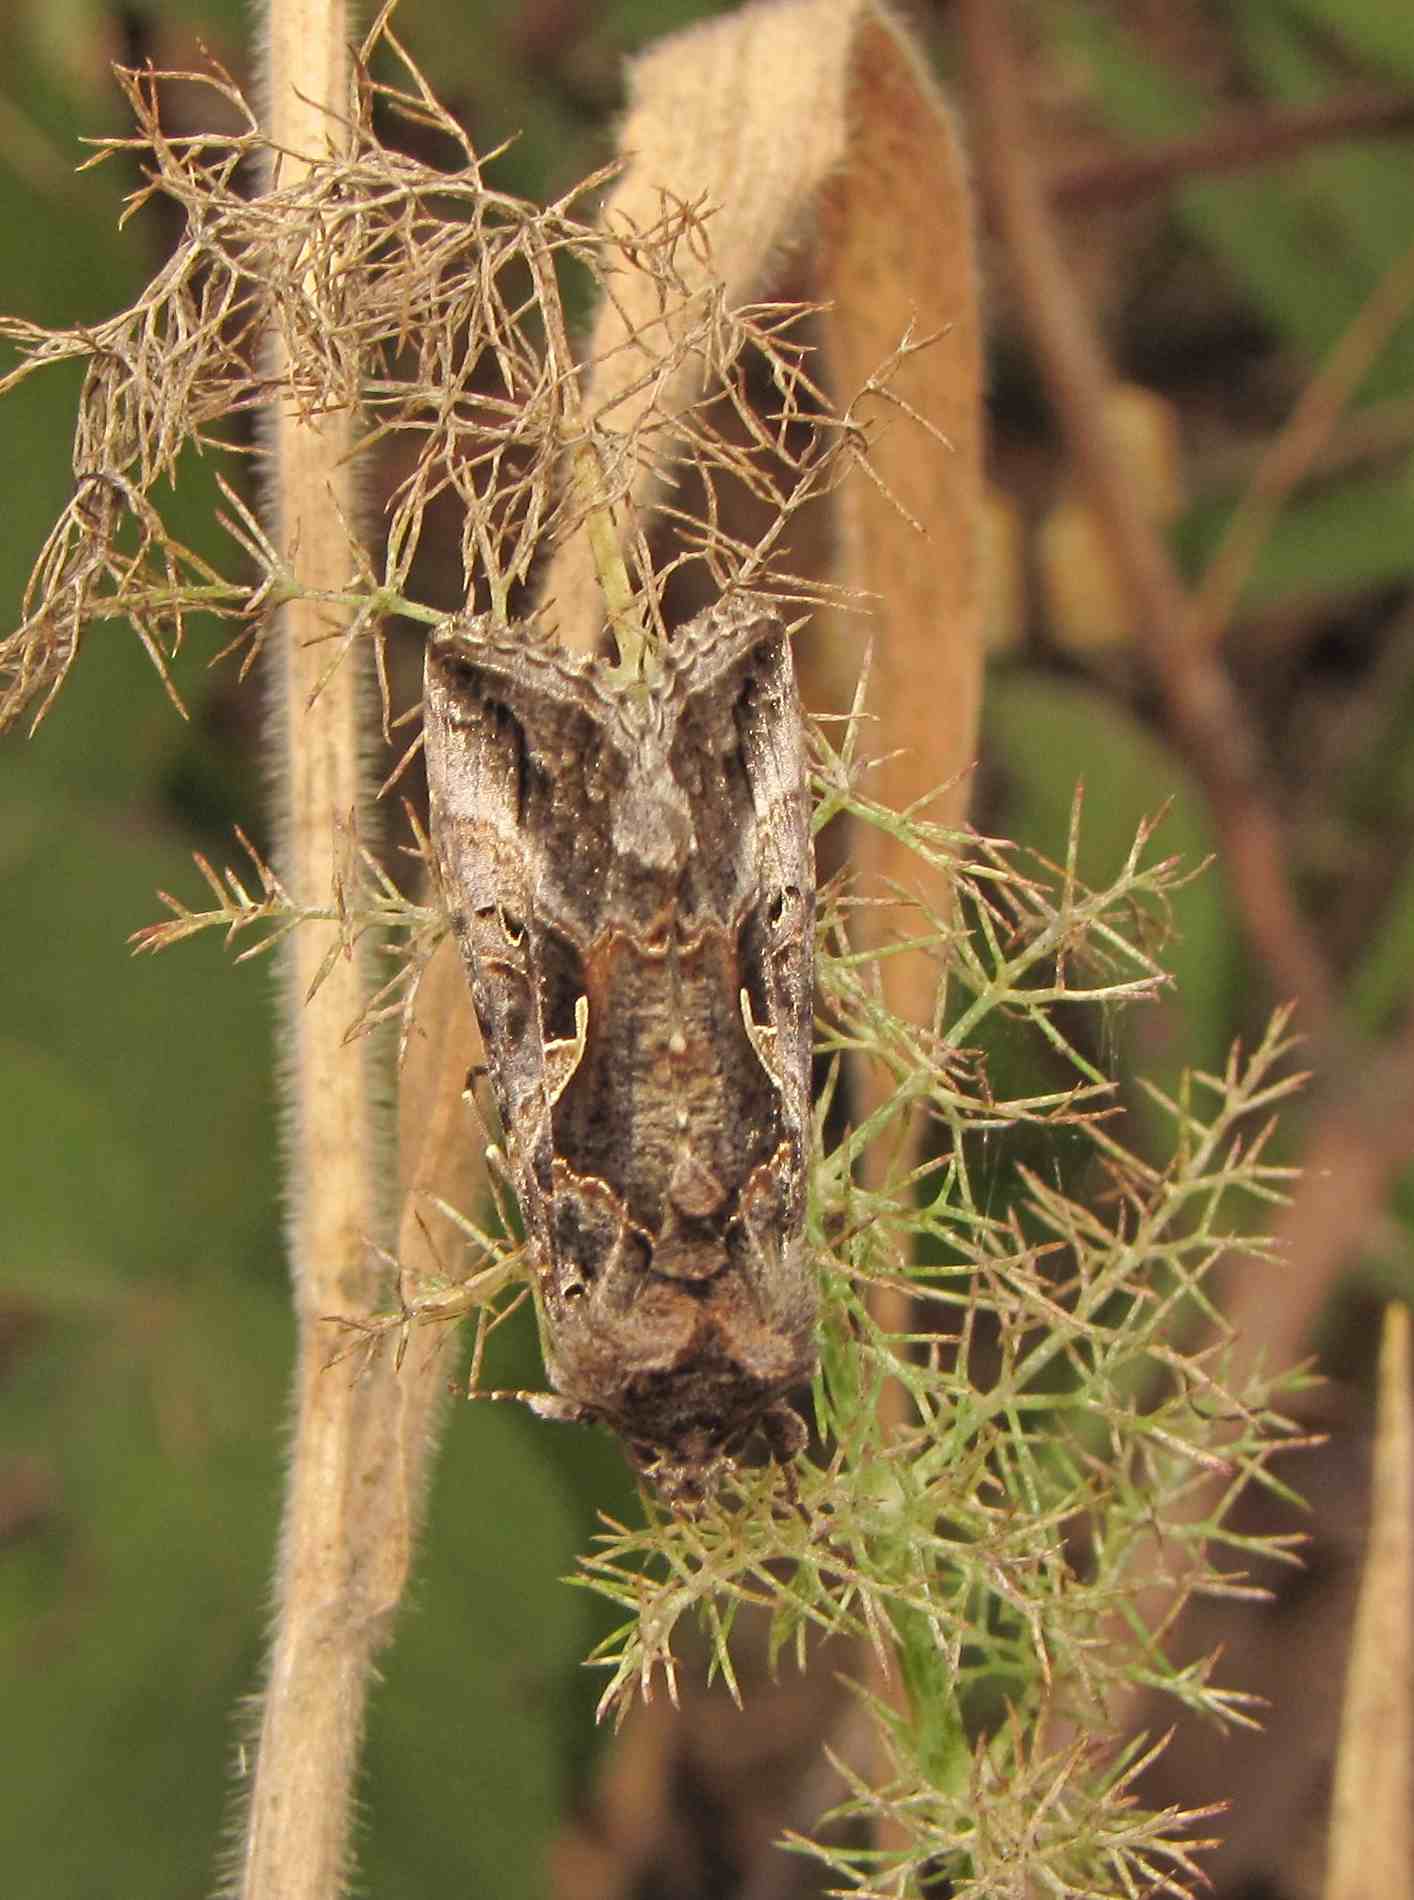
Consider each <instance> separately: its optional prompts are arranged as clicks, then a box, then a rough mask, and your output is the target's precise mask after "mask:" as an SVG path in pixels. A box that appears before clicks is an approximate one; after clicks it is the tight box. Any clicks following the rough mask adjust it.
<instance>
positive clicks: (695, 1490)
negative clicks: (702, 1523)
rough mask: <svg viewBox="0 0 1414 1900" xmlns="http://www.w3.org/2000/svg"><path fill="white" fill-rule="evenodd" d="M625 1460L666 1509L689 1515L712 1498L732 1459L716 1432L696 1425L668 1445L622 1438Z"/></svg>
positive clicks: (729, 1467)
mask: <svg viewBox="0 0 1414 1900" xmlns="http://www.w3.org/2000/svg"><path fill="white" fill-rule="evenodd" d="M624 1450H625V1451H626V1452H627V1454H628V1460H629V1463H630V1464H631V1465H632V1466H633V1468H634V1470H635V1471H636V1472H637V1473H638V1475H639V1476H640V1477H641V1478H643V1479H645V1480H646V1482H647V1484H648V1486H649V1488H650V1490H652V1491H653V1492H654V1494H655V1495H656V1496H657V1498H658V1499H659V1500H660V1502H662V1503H663V1504H665V1505H666V1506H667V1508H668V1509H669V1510H670V1511H680V1512H682V1513H684V1514H685V1515H686V1516H688V1517H693V1516H695V1515H696V1514H697V1512H698V1511H700V1510H702V1509H703V1508H704V1507H705V1506H707V1505H708V1504H710V1503H711V1502H712V1500H713V1499H714V1498H715V1497H716V1495H717V1492H718V1490H719V1488H720V1486H721V1482H722V1479H723V1478H724V1477H725V1476H726V1474H727V1472H728V1471H729V1470H730V1469H731V1465H732V1460H731V1458H730V1456H729V1455H728V1454H727V1451H726V1449H725V1447H724V1445H723V1443H722V1438H721V1435H720V1433H717V1432H710V1431H707V1430H705V1429H704V1428H701V1427H698V1428H696V1429H694V1430H692V1431H688V1432H683V1433H682V1434H681V1436H680V1437H679V1438H678V1439H676V1440H675V1442H674V1443H673V1444H672V1445H671V1446H664V1445H654V1444H650V1443H648V1442H647V1441H646V1440H644V1439H634V1438H626V1439H625V1440H624Z"/></svg>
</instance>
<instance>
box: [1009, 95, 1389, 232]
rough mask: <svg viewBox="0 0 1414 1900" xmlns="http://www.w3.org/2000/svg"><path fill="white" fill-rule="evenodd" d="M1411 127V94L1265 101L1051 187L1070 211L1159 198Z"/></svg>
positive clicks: (1092, 163) (1118, 155) (1073, 168)
mask: <svg viewBox="0 0 1414 1900" xmlns="http://www.w3.org/2000/svg"><path fill="white" fill-rule="evenodd" d="M1410 131H1414V98H1410V96H1409V94H1408V93H1354V94H1350V95H1348V96H1346V97H1343V98H1339V99H1325V100H1322V101H1321V103H1320V104H1319V105H1314V106H1263V107H1262V109H1261V110H1260V111H1259V112H1249V113H1242V114H1240V115H1235V116H1234V117H1232V118H1230V119H1228V120H1227V121H1226V122H1225V123H1223V124H1221V125H1216V126H1213V127H1211V128H1210V129H1209V130H1207V131H1204V132H1195V133H1193V134H1192V135H1191V136H1189V137H1186V138H1177V139H1167V140H1165V141H1164V142H1163V143H1162V144H1158V145H1151V146H1148V147H1146V148H1145V149H1144V150H1142V151H1124V152H1107V153H1105V154H1104V155H1103V156H1102V157H1100V158H1089V159H1082V160H1079V161H1077V162H1075V163H1072V164H1069V165H1065V166H1062V167H1061V168H1060V169H1059V170H1058V171H1056V172H1055V173H1053V174H1052V176H1051V177H1050V178H1049V179H1048V180H1047V182H1046V191H1047V195H1048V196H1049V197H1050V199H1051V202H1052V203H1053V204H1054V205H1056V206H1057V207H1059V208H1063V209H1064V210H1065V211H1067V212H1074V211H1091V210H1094V209H1096V208H1097V207H1099V206H1102V205H1120V204H1128V203H1131V202H1132V201H1133V200H1134V199H1137V198H1149V197H1154V196H1157V195H1158V194H1159V193H1161V192H1166V191H1171V190H1174V189H1177V188H1181V187H1182V186H1184V185H1187V184H1190V183H1191V182H1192V181H1193V180H1194V179H1195V178H1201V177H1221V176H1223V175H1225V174H1227V173H1230V172H1242V171H1253V170H1255V169H1257V168H1258V167H1259V166H1262V165H1273V164H1275V163H1276V162H1277V161H1278V160H1279V159H1283V158H1287V157H1289V156H1290V155H1291V154H1292V153H1293V152H1306V151H1310V150H1311V148H1312V147H1313V146H1317V145H1324V144H1328V143H1331V142H1334V141H1336V140H1339V139H1347V138H1352V137H1354V138H1362V137H1373V136H1375V135H1377V134H1383V133H1395V134H1399V133H1408V132H1410Z"/></svg>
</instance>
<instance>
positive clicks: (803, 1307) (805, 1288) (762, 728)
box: [425, 597, 816, 1501]
mask: <svg viewBox="0 0 1414 1900" xmlns="http://www.w3.org/2000/svg"><path fill="white" fill-rule="evenodd" d="M425 719H426V749H427V771H428V782H429V787H430V792H431V826H432V839H433V844H434V848H435V852H436V857H437V863H438V868H439V871H440V875H441V879H442V883H443V887H444V891H445V895H446V901H447V906H448V910H449V913H450V916H451V920H452V925H453V928H454V930H455V932H456V936H457V941H458V943H459V945H460V947H461V950H462V954H463V956H464V958H465V960H466V964H467V969H468V974H469V977H470V982H471V990H472V998H473V1001H474V1003H475V1006H476V1012H477V1016H478V1018H479V1020H480V1022H481V1025H482V1030H483V1034H484V1037H485V1042H486V1059H487V1066H488V1068H489V1069H490V1071H491V1075H492V1079H493V1082H494V1085H495V1090H496V1095H497V1100H498V1103H499V1104H500V1107H501V1111H502V1114H503V1117H504V1118H505V1120H506V1126H507V1140H508V1147H509V1149H510V1153H511V1159H512V1168H513V1172H514V1176H515V1182H516V1189H517V1194H518V1196H519V1199H520V1202H521V1212H522V1216H523V1218H524V1220H525V1224H526V1230H527V1236H528V1239H529V1241H530V1245H531V1252H532V1254H533V1256H534V1259H535V1267H536V1274H537V1280H538V1295H539V1297H538V1299H537V1306H538V1308H539V1310H540V1312H541V1314H542V1320H543V1328H544V1333H545V1344H546V1362H547V1369H548V1372H549V1376H550V1379H551V1382H552V1384H553V1385H554V1386H555V1388H556V1391H557V1393H558V1394H559V1397H560V1401H561V1402H560V1403H557V1404H556V1405H554V1406H553V1407H551V1408H542V1409H548V1410H552V1411H553V1413H554V1415H556V1416H567V1415H581V1416H586V1417H596V1418H600V1419H603V1420H604V1421H605V1422H607V1423H608V1424H610V1425H611V1426H613V1427H614V1428H615V1429H616V1430H617V1431H618V1432H619V1433H620V1434H621V1436H622V1437H623V1439H624V1441H625V1445H626V1447H627V1449H628V1451H629V1454H630V1457H631V1458H632V1460H633V1462H634V1463H635V1464H636V1465H637V1466H638V1467H639V1469H640V1470H642V1471H643V1472H645V1474H646V1475H648V1476H649V1477H650V1478H651V1479H652V1481H653V1482H654V1483H655V1484H657V1485H658V1487H659V1488H660V1489H661V1490H662V1491H663V1493H664V1494H665V1495H666V1496H669V1497H672V1498H674V1499H676V1500H679V1501H683V1500H690V1499H693V1498H699V1497H701V1496H703V1495H705V1494H706V1493H707V1492H708V1491H710V1490H711V1489H712V1488H713V1486H714V1484H715V1481H716V1476H717V1474H718V1473H719V1471H720V1469H721V1468H722V1466H723V1464H724V1462H725V1461H727V1460H729V1459H730V1457H731V1456H732V1455H733V1454H734V1453H735V1452H736V1451H737V1450H739V1449H740V1448H741V1447H742V1445H744V1443H745V1441H746V1440H747V1439H748V1438H749V1437H750V1436H751V1434H752V1433H753V1432H754V1431H756V1430H757V1429H758V1428H759V1429H761V1430H762V1431H763V1432H764V1433H765V1435H766V1437H767V1440H768V1443H769V1444H770V1445H771V1446H772V1447H773V1448H774V1450H775V1451H776V1453H777V1454H778V1455H781V1454H782V1453H783V1452H784V1450H785V1448H787V1447H789V1448H790V1452H791V1454H793V1451H794V1450H795V1449H797V1448H798V1442H799V1439H800V1436H801V1433H800V1431H799V1430H798V1428H797V1427H792V1426H791V1425H789V1424H788V1423H787V1422H786V1420H787V1419H789V1418H790V1417H792V1416H793V1415H792V1414H790V1412H789V1407H788V1406H787V1404H786V1395H787V1393H788V1392H789V1391H790V1390H791V1389H792V1388H793V1387H795V1386H797V1385H798V1384H800V1383H801V1382H802V1381H803V1380H804V1379H806V1378H808V1377H809V1375H810V1373H811V1372H812V1370H813V1368H814V1364H815V1347H814V1321H815V1309H816V1295H815V1287H814V1281H813V1276H812V1275H811V1274H810V1272H809V1270H808V1268H807V1266H806V1263H805V1260H804V1255H803V1231H804V1221H805V1186H804V1183H805V1169H806V1161H807V1141H808V1132H809V1076H810V1049H811V1025H812V1017H813V963H812V955H813V915H814V872H813V863H812V859H811V851H810V838H809V823H808V810H807V803H806V777H805V761H804V748H803V742H802V735H801V726H800V710H799V703H798V700H797V696H796V688H795V678H794V670H793V667H792V664H791V655H790V646H789V641H788V638H787V635H786V632H785V629H784V627H783V626H782V624H781V622H780V620H779V618H778V617H777V616H776V614H775V613H774V612H773V611H772V610H771V609H770V608H769V607H767V606H765V605H764V604H763V603H761V602H758V601H754V600H751V599H748V598H742V597H738V598H736V599H733V600H731V601H728V602H725V603H722V604H721V605H719V606H717V607H715V608H712V609H709V610H708V611H707V612H706V613H705V614H702V615H699V616H698V618H697V619H696V620H694V621H693V622H691V623H690V624H689V625H688V626H686V627H684V628H683V629H682V630H681V631H680V632H679V633H678V634H677V635H676V636H675V638H674V639H673V641H672V642H671V643H670V644H669V646H668V647H667V649H666V650H665V652H664V653H663V655H662V664H661V668H660V670H659V672H658V674H657V675H656V677H655V678H654V679H653V680H652V681H651V682H650V683H649V684H648V686H647V687H646V689H642V690H639V691H637V692H635V693H630V692H625V691H622V690H619V689H617V688H616V687H615V686H614V684H613V683H612V682H611V679H610V676H609V674H608V672H607V669H605V668H603V667H601V666H600V665H599V664H598V663H596V662H594V661H592V660H586V661H575V660H570V659H569V658H567V657H565V656H563V655H560V654H557V653H555V652H553V651H550V650H547V649H546V648H545V647H543V646H538V645H533V644H530V643H528V642H525V641H521V640H518V639H517V637H516V635H515V632H514V630H512V629H507V628H506V627H504V626H502V625H498V624H497V623H495V622H494V621H491V620H488V619H482V620H462V621H455V622H451V623H449V624H448V625H447V626H446V627H445V628H444V629H441V630H439V632H438V633H437V634H435V635H434V637H433V638H432V640H431V641H430V642H429V646H428V654H427V691H426V697H425ZM797 1424H798V1422H797Z"/></svg>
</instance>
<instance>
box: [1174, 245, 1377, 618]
mask: <svg viewBox="0 0 1414 1900" xmlns="http://www.w3.org/2000/svg"><path fill="white" fill-rule="evenodd" d="M1411 304H1414V245H1411V246H1410V248H1409V249H1408V250H1407V251H1405V252H1404V254H1403V256H1401V257H1400V258H1398V259H1397V260H1396V262H1395V263H1394V264H1392V265H1391V266H1390V268H1389V270H1388V271H1387V272H1386V273H1385V275H1384V277H1383V278H1382V279H1381V280H1380V282H1379V284H1378V285H1377V286H1376V288H1375V289H1374V291H1373V292H1372V293H1371V295H1370V297H1369V299H1368V300H1367V301H1366V303H1365V305H1364V308H1363V309H1362V310H1361V311H1360V313H1359V315H1358V316H1357V317H1356V318H1355V320H1354V322H1353V323H1352V324H1350V326H1349V328H1348V329H1347V330H1346V331H1345V333H1344V335H1343V336H1342V337H1341V339H1340V341H1339V343H1338V344H1337V345H1336V347H1335V348H1334V350H1332V351H1331V354H1330V356H1329V358H1328V359H1327V360H1326V362H1325V363H1323V364H1322V366H1321V368H1320V370H1319V372H1318V373H1317V374H1316V375H1315V376H1313V377H1312V378H1311V380H1310V382H1308V383H1307V385H1306V387H1305V389H1304V390H1303V391H1302V393H1301V400H1300V401H1299V402H1298V403H1297V405H1296V407H1295V409H1294V410H1293V411H1292V413H1291V415H1290V417H1289V418H1288V420H1287V422H1286V425H1285V427H1284V428H1283V429H1282V430H1281V431H1280V433H1279V434H1278V435H1277V436H1276V438H1275V440H1274V441H1273V442H1272V443H1271V445H1270V447H1269V448H1268V450H1267V453H1266V454H1265V455H1264V456H1263V457H1262V461H1261V463H1260V465H1259V467H1258V469H1257V471H1256V473H1255V475H1254V476H1253V477H1252V480H1251V483H1250V485H1249V487H1248V489H1247V492H1246V494H1245V495H1244V496H1243V498H1242V501H1241V503H1240V504H1239V506H1238V508H1237V510H1236V512H1235V514H1234V515H1233V518H1232V520H1231V521H1230V522H1229V524H1228V528H1227V533H1226V534H1225V535H1224V537H1223V542H1222V546H1221V547H1220V548H1219V549H1218V551H1217V553H1216V554H1215V555H1214V556H1213V558H1212V560H1211V561H1209V563H1208V566H1207V569H1206V570H1205V572H1204V575H1203V578H1202V580H1201V581H1200V583H1199V585H1198V588H1197V591H1196V592H1195V593H1194V595H1193V597H1192V599H1191V601H1190V602H1189V606H1188V614H1187V620H1186V624H1185V626H1184V630H1183V637H1184V639H1185V640H1186V641H1187V642H1188V644H1189V645H1190V646H1191V647H1192V648H1194V649H1195V650H1196V651H1198V652H1211V651H1212V649H1213V648H1215V647H1216V646H1217V644H1218V642H1219V640H1221V638H1222V636H1223V633H1224V631H1225V630H1226V628H1227V626H1228V623H1229V621H1230V620H1231V618H1232V615H1233V613H1234V611H1235V609H1236V607H1237V603H1238V600H1239V599H1240V597H1241V594H1242V589H1243V587H1244V586H1245V584H1246V582H1247V578H1248V576H1249V574H1250V573H1251V571H1252V568H1253V566H1254V564H1255V562H1256V559H1257V556H1258V553H1259V552H1260V550H1261V547H1262V543H1263V542H1264V541H1265V540H1266V538H1267V536H1268V535H1269V534H1270V533H1271V530H1272V525H1273V523H1274V522H1275V520H1276V518H1277V516H1278V514H1280V512H1281V508H1282V504H1283V502H1285V500H1286V498H1287V496H1288V495H1290V494H1291V492H1292V490H1293V489H1294V488H1296V486H1297V485H1298V484H1299V483H1300V482H1302V481H1303V480H1304V479H1305V478H1306V476H1307V475H1308V474H1309V472H1310V470H1311V468H1312V466H1313V464H1314V463H1315V460H1316V457H1317V456H1318V455H1319V454H1320V452H1321V450H1322V448H1323V447H1324V446H1325V444H1326V442H1327V441H1328V440H1329V439H1330V437H1331V435H1332V434H1333V433H1334V431H1335V427H1336V424H1337V423H1338V422H1339V420H1340V417H1341V413H1342V411H1343V410H1344V409H1345V407H1346V404H1347V403H1348V402H1349V401H1350V400H1351V398H1352V396H1353V395H1354V394H1355V391H1356V390H1357V389H1358V388H1359V386H1360V384H1361V382H1362V381H1363V379H1364V377H1365V376H1366V374H1367V373H1368V371H1369V370H1370V369H1371V368H1372V366H1373V365H1374V363H1375V362H1376V361H1377V360H1378V358H1379V355H1380V353H1381V351H1382V350H1383V349H1384V347H1385V345H1386V343H1388V341H1389V339H1390V337H1391V336H1393V334H1394V332H1395V331H1396V330H1397V329H1398V328H1399V326H1400V324H1401V323H1402V322H1403V321H1404V318H1405V317H1406V315H1407V314H1408V312H1409V308H1410V305H1411Z"/></svg>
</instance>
